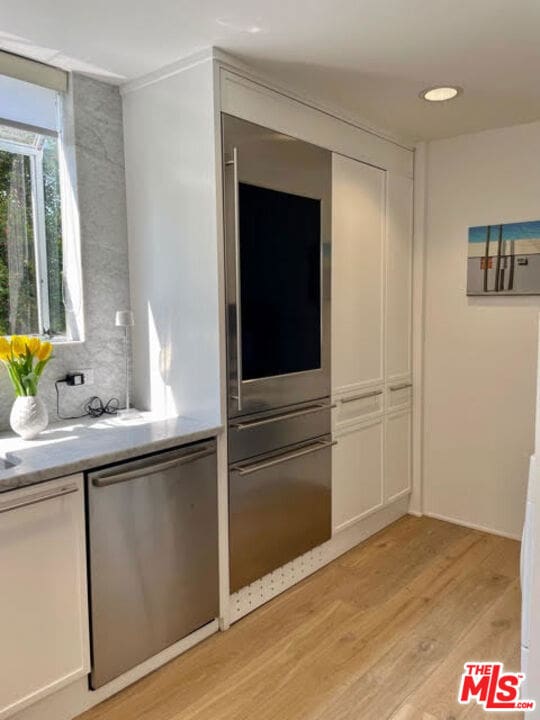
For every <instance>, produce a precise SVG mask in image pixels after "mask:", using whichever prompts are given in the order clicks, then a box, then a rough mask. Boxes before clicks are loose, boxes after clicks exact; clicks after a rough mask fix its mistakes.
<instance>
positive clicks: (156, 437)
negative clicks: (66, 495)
mask: <svg viewBox="0 0 540 720" xmlns="http://www.w3.org/2000/svg"><path fill="white" fill-rule="evenodd" d="M221 429H222V426H221V425H216V424H215V422H214V421H212V420H209V419H205V418H188V417H173V418H163V417H158V416H157V415H154V414H152V413H149V412H141V413H140V414H139V416H138V417H135V418H133V419H130V420H121V419H120V417H105V418H99V419H93V418H84V419H82V420H76V421H73V420H70V421H66V422H62V423H58V424H55V425H51V426H50V427H49V428H48V429H47V430H45V431H44V432H42V433H41V434H40V435H39V436H38V437H37V438H36V439H35V440H22V439H21V438H20V437H18V436H17V435H15V434H14V433H12V432H10V433H3V434H0V493H2V492H6V491H8V490H14V489H16V488H20V487H25V486H28V485H34V484H36V483H40V482H43V481H45V480H52V479H53V478H57V477H62V476H65V475H71V474H74V473H77V472H81V471H84V470H89V469H91V468H95V467H99V466H101V465H108V464H109V463H114V462H117V461H120V460H126V459H128V458H133V457H137V456H139V455H145V454H147V453H152V452H156V451H158V450H165V449H168V448H172V447H176V446H178V445H185V444H187V443H190V442H194V441H196V440H202V439H203V438H209V437H215V436H216V435H218V434H219V432H220V431H221ZM6 460H7V461H8V462H9V463H12V465H11V466H10V467H7V468H4V463H3V461H6Z"/></svg>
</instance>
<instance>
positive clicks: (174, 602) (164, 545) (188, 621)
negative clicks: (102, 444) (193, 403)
mask: <svg viewBox="0 0 540 720" xmlns="http://www.w3.org/2000/svg"><path fill="white" fill-rule="evenodd" d="M87 491H88V533H89V554H90V557H89V573H90V607H91V637H92V673H91V677H90V686H91V687H92V688H93V689H96V688H99V687H101V686H102V685H104V684H105V683H107V682H109V681H111V680H113V679H114V678H116V677H118V676H119V675H121V674H122V673H124V672H126V671H127V670H129V669H130V668H133V667H135V666H136V665H138V664H139V663H141V662H143V661H144V660H146V659H147V658H149V657H151V656H152V655H155V654H157V653H159V652H160V651H161V650H164V649H165V648H167V647H169V646H170V645H172V644H174V643H175V642H177V641H178V640H180V639H181V638H183V637H185V636H186V635H188V634H189V633H190V632H192V631H194V630H196V629H197V628H199V627H201V626H203V625H205V624H206V623H208V622H210V621H211V620H213V619H214V618H215V617H217V615H218V518H217V467H216V443H215V440H209V441H204V442H199V443H194V444H191V445H186V446H184V447H181V448H178V449H175V450H171V451H166V452H160V453H157V454H154V455H150V456H146V457H142V458H140V459H137V460H133V461H129V462H123V463H119V464H116V465H110V466H108V467H106V468H102V469H98V470H95V471H92V472H90V473H88V474H87Z"/></svg>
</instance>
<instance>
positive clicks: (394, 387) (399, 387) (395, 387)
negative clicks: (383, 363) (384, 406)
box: [390, 383, 412, 392]
mask: <svg viewBox="0 0 540 720" xmlns="http://www.w3.org/2000/svg"><path fill="white" fill-rule="evenodd" d="M410 387H412V383H401V384H400V385H392V386H391V387H390V391H391V392H395V391H396V390H405V389H406V388H410Z"/></svg>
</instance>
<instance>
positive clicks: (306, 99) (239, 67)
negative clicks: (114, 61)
mask: <svg viewBox="0 0 540 720" xmlns="http://www.w3.org/2000/svg"><path fill="white" fill-rule="evenodd" d="M207 62H212V63H214V64H216V65H218V66H219V67H220V68H222V69H223V70H228V71H229V72H232V73H234V74H236V75H238V76H240V77H241V78H243V79H245V80H249V81H251V82H253V83H255V84H257V85H260V86H261V87H263V88H265V89H266V90H270V91H272V92H277V93H279V94H280V95H285V96H286V97H289V98H291V99H292V100H296V101H297V102H299V103H301V104H302V105H305V106H306V107H309V108H312V109H313V110H318V111H319V112H322V113H324V114H325V115H329V116H330V117H333V118H336V119H337V120H341V121H342V122H345V123H347V124H348V125H351V126H353V127H355V128H358V129H359V130H362V131H363V132H367V133H370V134H371V135H374V136H376V137H378V138H381V139H382V140H386V141H388V142H391V143H393V144H394V145H398V146H399V147H401V148H403V149H405V150H410V151H413V150H414V143H412V142H411V141H410V140H408V139H407V138H404V137H401V136H399V135H397V134H395V133H392V132H390V131H388V130H385V129H382V128H379V127H375V126H374V125H371V124H370V123H369V122H367V121H366V120H365V119H364V118H361V117H359V116H356V115H351V114H350V113H347V112H346V111H345V110H343V108H340V107H338V106H335V105H330V104H328V103H323V102H321V101H320V100H318V99H316V98H314V97H311V96H308V95H305V94H303V93H300V92H298V91H297V90H295V89H293V88H291V87H289V86H285V85H282V84H280V83H279V82H276V81H275V80H274V79H273V78H271V77H270V76H267V75H264V74H263V73H260V72H258V71H255V70H253V68H251V67H250V66H249V65H248V64H246V63H245V62H243V61H242V60H240V59H239V58H237V57H235V56H234V55H230V54H229V53H227V52H225V51H224V50H222V49H221V48H218V47H211V48H204V49H203V50H199V51H198V52H195V53H193V54H191V55H188V56H186V57H184V58H180V59H179V60H177V61H175V62H174V63H171V64H170V65H166V66H164V67H162V68H160V69H158V70H155V71H154V72H151V73H149V74H148V75H144V76H142V77H140V78H136V79H134V80H130V81H128V82H127V83H125V84H124V85H122V86H121V87H120V92H121V94H122V95H125V94H127V93H130V92H134V91H136V90H140V89H141V88H144V87H146V86H148V85H152V84H153V83H157V82H160V81H161V80H165V79H166V78H169V77H172V76H173V75H177V74H178V73H182V72H184V71H185V70H188V69H190V68H193V67H196V66H197V65H201V64H203V63H207Z"/></svg>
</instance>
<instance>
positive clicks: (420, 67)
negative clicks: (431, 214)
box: [0, 0, 540, 140]
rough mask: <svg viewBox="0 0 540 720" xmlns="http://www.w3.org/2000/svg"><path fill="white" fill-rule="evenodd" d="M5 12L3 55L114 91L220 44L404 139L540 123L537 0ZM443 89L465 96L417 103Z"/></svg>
mask: <svg viewBox="0 0 540 720" xmlns="http://www.w3.org/2000/svg"><path fill="white" fill-rule="evenodd" d="M1 7H2V13H1V16H0V17H1V20H0V22H1V23H2V24H3V27H2V31H3V32H1V33H0V46H3V47H5V48H6V49H11V50H13V51H15V52H20V53H23V54H30V55H35V56H38V57H40V58H41V59H43V60H45V61H49V62H53V63H57V64H61V65H66V64H68V65H70V66H71V67H74V68H75V69H79V70H83V71H88V72H93V73H97V74H100V73H101V74H102V75H103V76H104V77H108V78H109V79H110V80H113V81H118V82H121V81H122V80H123V79H124V78H130V79H131V78H134V77H137V76H140V75H142V74H145V73H147V72H150V71H152V70H156V69H157V68H159V67H162V66H163V65H167V64H169V63H171V62H174V61H175V60H177V59H178V58H180V57H183V56H185V55H189V54H191V53H193V52H195V51H197V50H200V49H202V48H205V47H209V46H212V45H213V46H217V47H220V48H222V49H223V50H226V51H228V52H230V53H231V54H233V55H236V56H237V57H239V58H240V59H242V60H243V61H244V62H246V63H248V64H250V65H251V66H252V67H253V68H254V69H255V70H258V71H260V72H263V73H264V74H266V75H269V76H271V77H273V78H275V79H276V81H278V82H279V83H281V84H287V85H289V86H291V87H292V88H293V89H295V90H297V91H298V92H301V93H302V94H308V95H311V96H313V97H315V98H318V99H319V100H321V101H322V102H323V103H327V104H332V105H338V106H340V107H342V108H343V109H344V110H345V111H346V112H347V113H349V114H353V115H355V116H357V117H359V118H361V119H364V120H365V121H367V122H368V123H370V124H371V125H375V126H377V127H380V128H382V129H387V130H389V131H391V132H394V133H398V134H400V135H401V136H403V137H404V138H406V139H410V140H415V139H430V138H440V137H448V136H452V135H457V134H460V133H464V132H470V131H475V130H481V129H484V128H490V127H501V126H505V125H512V124H516V123H522V122H528V121H531V120H535V119H538V118H540V82H539V81H538V71H539V69H540V41H539V30H540V1H539V0H334V1H332V0H289V1H287V0H221V1H219V0H198V1H197V0H92V1H91V2H86V3H82V2H74V1H73V0H29V1H28V2H21V0H3V1H2V5H1ZM253 29H257V30H258V32H250V30H253ZM69 58H71V60H69ZM74 59H76V61H77V62H75V60H74ZM444 83H450V84H456V85H460V86H462V87H463V88H464V94H463V95H462V96H461V97H459V98H458V99H457V100H455V101H453V102H449V103H442V104H440V105H430V104H428V103H426V102H425V101H423V100H420V99H419V98H418V93H419V92H420V91H421V90H422V89H423V88H425V87H428V86H431V85H436V84H444Z"/></svg>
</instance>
